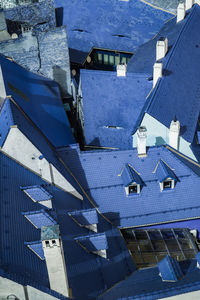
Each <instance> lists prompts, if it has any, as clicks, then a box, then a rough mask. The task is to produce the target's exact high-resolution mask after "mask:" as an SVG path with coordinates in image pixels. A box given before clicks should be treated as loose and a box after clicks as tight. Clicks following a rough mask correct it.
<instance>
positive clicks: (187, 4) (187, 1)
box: [185, 0, 194, 10]
mask: <svg viewBox="0 0 200 300" xmlns="http://www.w3.org/2000/svg"><path fill="white" fill-rule="evenodd" d="M193 4H194V0H185V10H188V9H190V8H191V7H192V5H193Z"/></svg>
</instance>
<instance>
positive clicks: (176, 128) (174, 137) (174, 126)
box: [169, 119, 180, 150]
mask: <svg viewBox="0 0 200 300" xmlns="http://www.w3.org/2000/svg"><path fill="white" fill-rule="evenodd" d="M179 134H180V122H179V121H177V120H176V119H175V120H173V121H171V124H170V128H169V145H170V146H171V147H173V148H174V149H176V150H178V140H179Z"/></svg>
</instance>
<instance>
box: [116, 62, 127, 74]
mask: <svg viewBox="0 0 200 300" xmlns="http://www.w3.org/2000/svg"><path fill="white" fill-rule="evenodd" d="M126 71H127V65H126V64H120V65H117V76H126Z"/></svg>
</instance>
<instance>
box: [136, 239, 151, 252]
mask: <svg viewBox="0 0 200 300" xmlns="http://www.w3.org/2000/svg"><path fill="white" fill-rule="evenodd" d="M139 245H140V250H141V251H153V248H152V246H151V242H150V241H148V240H146V241H140V242H139Z"/></svg>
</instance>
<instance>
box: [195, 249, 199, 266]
mask: <svg viewBox="0 0 200 300" xmlns="http://www.w3.org/2000/svg"><path fill="white" fill-rule="evenodd" d="M195 258H196V260H197V262H198V264H199V265H200V252H198V253H197V255H196V256H195Z"/></svg>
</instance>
